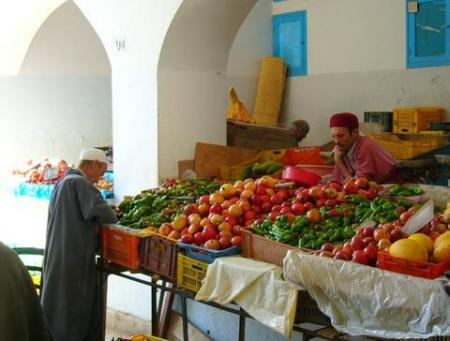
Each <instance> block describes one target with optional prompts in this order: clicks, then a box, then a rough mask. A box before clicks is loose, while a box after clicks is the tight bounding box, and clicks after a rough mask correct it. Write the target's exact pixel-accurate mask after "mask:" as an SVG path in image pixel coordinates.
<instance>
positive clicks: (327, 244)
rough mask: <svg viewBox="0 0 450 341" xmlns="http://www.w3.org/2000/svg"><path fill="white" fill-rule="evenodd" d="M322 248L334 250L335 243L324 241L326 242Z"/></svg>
mask: <svg viewBox="0 0 450 341" xmlns="http://www.w3.org/2000/svg"><path fill="white" fill-rule="evenodd" d="M320 250H321V251H330V252H332V251H333V250H334V245H333V244H331V243H324V244H322V246H321V248H320Z"/></svg>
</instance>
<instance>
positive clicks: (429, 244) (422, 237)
mask: <svg viewBox="0 0 450 341" xmlns="http://www.w3.org/2000/svg"><path fill="white" fill-rule="evenodd" d="M408 239H411V240H414V241H416V242H418V243H419V244H420V245H422V246H423V247H424V248H425V249H426V250H427V251H428V253H432V252H433V248H434V243H433V241H432V240H431V238H430V237H428V236H427V235H426V234H423V233H414V234H412V235H410V236H409V237H408Z"/></svg>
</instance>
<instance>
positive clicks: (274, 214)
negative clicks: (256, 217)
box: [267, 211, 280, 221]
mask: <svg viewBox="0 0 450 341" xmlns="http://www.w3.org/2000/svg"><path fill="white" fill-rule="evenodd" d="M279 215H280V212H279V211H272V212H270V213H269V214H268V215H267V219H269V220H270V221H275V219H277V217H278V216H279Z"/></svg>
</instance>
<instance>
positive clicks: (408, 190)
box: [387, 185, 423, 197]
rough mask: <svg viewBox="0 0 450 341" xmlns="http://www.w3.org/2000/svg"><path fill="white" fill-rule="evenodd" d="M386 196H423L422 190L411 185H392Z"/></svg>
mask: <svg viewBox="0 0 450 341" xmlns="http://www.w3.org/2000/svg"><path fill="white" fill-rule="evenodd" d="M387 194H388V195H392V196H404V197H408V196H415V195H420V194H423V189H422V188H420V187H419V186H418V185H411V186H402V185H394V186H392V187H391V188H390V189H389V191H388V192H387Z"/></svg>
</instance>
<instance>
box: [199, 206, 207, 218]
mask: <svg viewBox="0 0 450 341" xmlns="http://www.w3.org/2000/svg"><path fill="white" fill-rule="evenodd" d="M209 209H210V206H209V205H208V204H200V205H198V214H200V216H202V217H204V216H205V215H207V214H208V213H209Z"/></svg>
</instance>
